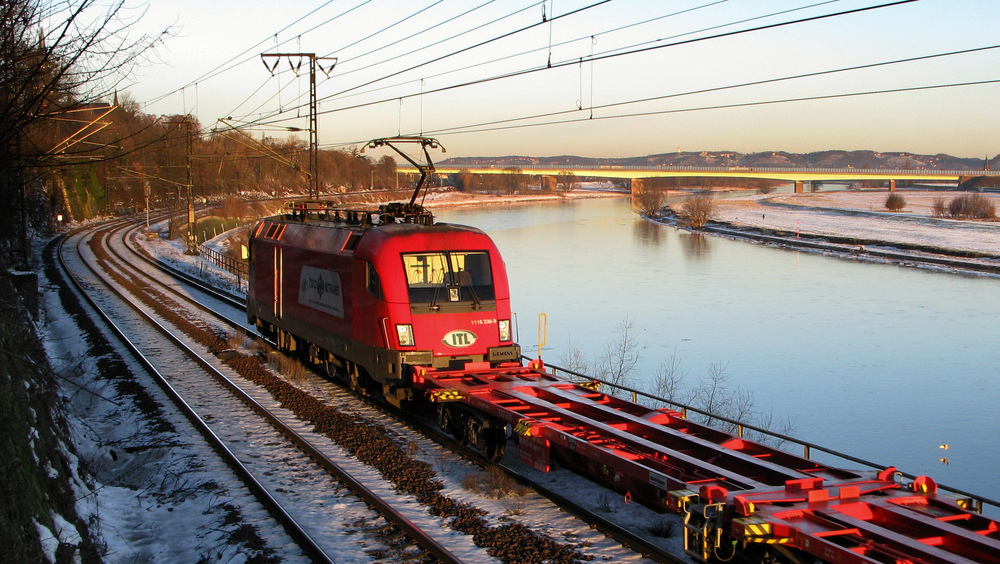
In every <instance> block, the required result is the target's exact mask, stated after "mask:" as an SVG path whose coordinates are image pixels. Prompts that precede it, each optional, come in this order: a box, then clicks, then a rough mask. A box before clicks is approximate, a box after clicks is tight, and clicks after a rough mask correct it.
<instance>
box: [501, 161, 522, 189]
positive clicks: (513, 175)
mask: <svg viewBox="0 0 1000 564" xmlns="http://www.w3.org/2000/svg"><path fill="white" fill-rule="evenodd" d="M524 183H525V175H524V171H523V170H521V169H520V168H518V167H516V166H509V167H507V168H505V169H503V184H504V188H506V189H507V194H508V195H514V194H515V193H517V192H520V191H521V188H522V187H524Z"/></svg>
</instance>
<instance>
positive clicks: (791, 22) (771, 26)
mask: <svg viewBox="0 0 1000 564" xmlns="http://www.w3.org/2000/svg"><path fill="white" fill-rule="evenodd" d="M916 1H917V0H896V1H894V2H888V3H883V4H878V5H875V6H866V7H863V8H854V9H850V10H844V11H840V12H832V13H829V14H821V15H818V16H809V17H805V18H800V19H796V20H789V21H785V22H777V23H773V24H765V25H761V26H757V27H752V28H746V29H741V30H735V31H728V32H723V33H719V34H715V35H709V36H705V37H697V38H693V39H685V40H682V41H675V42H672V43H666V44H663V45H656V46H652V47H642V48H639V49H633V50H630V51H622V52H615V53H606V54H602V55H597V56H594V57H593V58H590V59H586V61H588V62H589V61H601V60H609V59H614V58H618V57H625V56H629V55H636V54H640V53H648V52H651V51H656V50H660V49H667V48H671V47H678V46H681V45H691V44H694V43H700V42H703V41H709V40H713V39H720V38H724V37H734V36H738V35H744V34H748V33H754V32H759V31H765V30H770V29H776V28H781V27H787V26H790V25H797V24H802V23H807V22H813V21H819V20H824V19H829V18H834V17H840V16H846V15H852V14H858V13H862V12H868V11H872V10H877V9H882V8H889V7H894V6H899V5H902V4H910V3H913V2H916ZM595 5H596V4H592V5H591V6H588V7H587V8H590V7H593V6H595ZM491 41H492V40H491ZM580 60H583V59H577V60H569V61H563V62H559V63H553V64H552V65H550V66H543V67H533V68H528V69H523V70H520V71H514V72H510V73H506V74H502V75H496V76H492V77H487V78H481V79H476V80H471V81H467V82H463V83H458V84H453V85H450V86H443V87H440V88H436V89H432V90H427V91H423V92H421V93H419V94H405V95H402V96H394V97H392V98H386V99H381V100H376V101H371V102H364V103H359V104H354V105H351V106H344V107H341V108H334V109H331V110H324V111H322V112H320V114H321V115H323V114H332V113H336V112H342V111H347V110H354V109H359V108H364V107H369V106H374V105H377V104H383V103H386V102H390V101H395V100H402V99H409V98H415V97H417V96H423V95H428V94H437V93H440V92H446V91H450V90H456V89H458V88H464V87H468V86H475V85H480V84H486V83H488V82H494V81H497V80H504V79H508V78H514V77H519V76H525V75H529V74H533V73H537V72H542V71H548V70H550V69H557V68H563V67H568V66H572V65H576V64H578V63H579V62H580ZM401 72H404V71H401ZM395 74H400V73H395ZM372 82H376V81H371V82H369V84H371V83H372ZM355 88H357V87H355ZM351 90H353V89H351ZM348 91H350V90H345V91H343V92H348ZM343 92H341V93H343ZM338 95H339V94H338ZM330 97H331V96H327V97H325V98H322V99H321V100H325V99H328V98H330ZM274 123H278V122H276V121H271V122H262V124H264V125H268V124H274Z"/></svg>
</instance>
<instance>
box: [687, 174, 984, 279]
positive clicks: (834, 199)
mask: <svg viewBox="0 0 1000 564" xmlns="http://www.w3.org/2000/svg"><path fill="white" fill-rule="evenodd" d="M897 193H899V194H901V195H902V196H903V197H904V198H905V200H906V206H905V207H904V209H903V210H902V211H900V212H889V211H888V210H886V209H885V199H886V197H887V196H888V194H889V192H888V191H886V190H864V191H858V190H845V191H839V192H813V193H806V194H780V195H762V194H752V195H747V196H746V197H737V198H726V199H722V198H719V199H716V201H715V211H714V213H713V220H712V221H711V222H710V223H709V224H708V225H707V226H706V228H705V229H704V230H703V231H706V232H709V233H713V234H716V235H720V236H725V237H730V238H734V239H742V240H747V241H751V242H757V243H762V244H770V245H777V246H782V247H787V248H796V249H800V250H807V251H811V252H822V253H831V254H837V255H841V256H845V257H850V258H852V259H855V260H866V261H872V262H893V263H900V264H909V263H914V265H916V266H926V267H929V268H946V269H957V270H961V271H966V270H967V271H973V272H986V273H992V274H1000V222H987V221H972V220H958V219H945V218H938V217H933V206H934V201H935V200H936V199H937V198H943V199H944V200H945V202H948V201H950V200H951V199H952V198H955V197H956V196H958V195H961V194H962V193H958V192H954V191H905V190H899V191H898V192H897ZM984 195H986V196H987V197H989V198H991V199H992V200H993V201H994V203H996V204H997V205H998V207H1000V196H996V195H990V194H984ZM676 205H677V204H674V207H676ZM667 221H668V222H670V221H671V220H669V219H668V220H667Z"/></svg>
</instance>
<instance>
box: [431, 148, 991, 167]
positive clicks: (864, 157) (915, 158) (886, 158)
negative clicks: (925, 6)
mask: <svg viewBox="0 0 1000 564" xmlns="http://www.w3.org/2000/svg"><path fill="white" fill-rule="evenodd" d="M438 164H439V165H442V166H457V167H463V166H469V167H471V166H486V165H494V166H504V167H506V166H515V167H519V168H526V167H530V166H539V165H542V166H553V167H560V166H564V167H566V168H572V167H575V166H579V167H599V166H689V167H703V166H721V167H734V166H741V167H750V168H753V167H792V168H876V169H877V168H891V169H907V168H910V169H925V170H970V171H973V170H982V169H983V159H966V158H960V157H953V156H951V155H944V154H939V155H918V154H914V153H899V152H893V153H879V152H875V151H817V152H815V153H786V152H784V151H778V152H763V153H746V154H745V153H737V152H735V151H701V152H697V153H696V152H680V151H678V152H676V153H662V154H659V155H648V156H645V157H625V158H590V157H577V156H572V155H562V156H558V157H524V156H506V157H459V158H451V159H448V160H445V161H442V162H439V163H438ZM990 169H991V170H998V169H1000V155H998V156H996V157H994V158H993V159H992V160H990Z"/></svg>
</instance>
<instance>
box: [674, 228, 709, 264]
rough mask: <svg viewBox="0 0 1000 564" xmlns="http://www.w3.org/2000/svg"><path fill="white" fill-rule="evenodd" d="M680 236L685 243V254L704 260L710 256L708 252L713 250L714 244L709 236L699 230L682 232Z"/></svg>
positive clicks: (683, 246)
mask: <svg viewBox="0 0 1000 564" xmlns="http://www.w3.org/2000/svg"><path fill="white" fill-rule="evenodd" d="M680 237H681V242H682V243H683V244H682V245H681V247H682V248H683V249H684V256H686V257H687V258H689V259H692V260H704V259H706V258H708V253H709V251H711V250H712V244H711V242H710V241H709V238H708V237H707V236H705V235H703V234H702V233H698V232H697V231H692V232H688V233H681V235H680Z"/></svg>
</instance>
